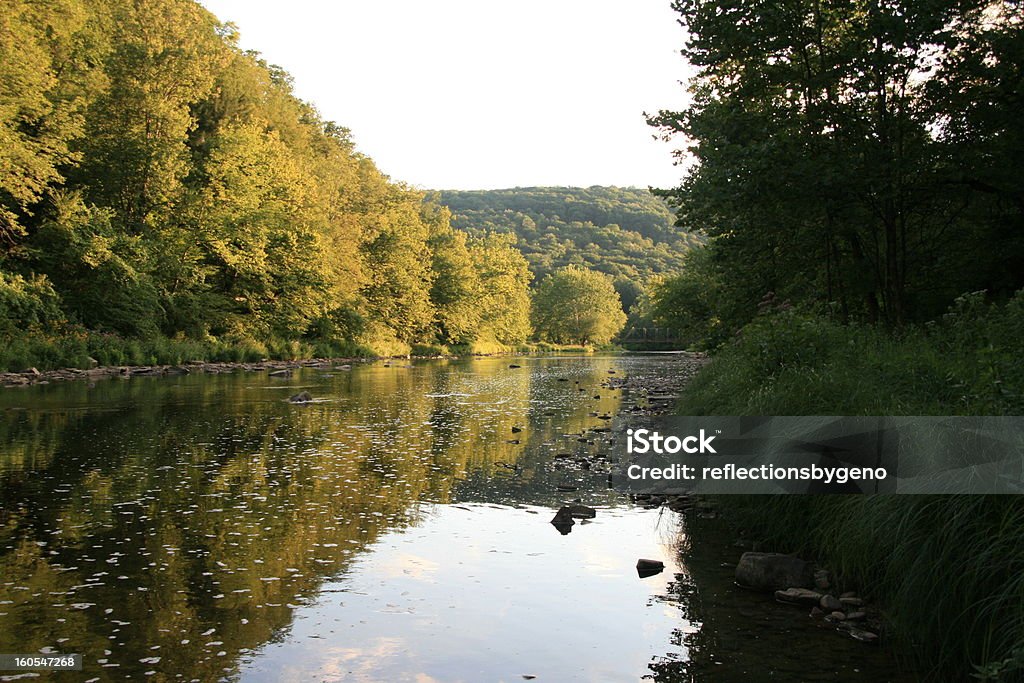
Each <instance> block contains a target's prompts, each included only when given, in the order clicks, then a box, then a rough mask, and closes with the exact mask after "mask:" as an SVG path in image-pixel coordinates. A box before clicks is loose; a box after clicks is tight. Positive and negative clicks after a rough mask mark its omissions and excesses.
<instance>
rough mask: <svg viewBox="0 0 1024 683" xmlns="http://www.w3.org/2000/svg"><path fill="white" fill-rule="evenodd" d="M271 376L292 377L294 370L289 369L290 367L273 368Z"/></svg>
mask: <svg viewBox="0 0 1024 683" xmlns="http://www.w3.org/2000/svg"><path fill="white" fill-rule="evenodd" d="M269 376H270V377H291V376H292V371H291V370H289V369H288V368H284V369H283V370H271V371H270V375H269Z"/></svg>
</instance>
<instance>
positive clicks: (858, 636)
mask: <svg viewBox="0 0 1024 683" xmlns="http://www.w3.org/2000/svg"><path fill="white" fill-rule="evenodd" d="M847 633H849V634H850V637H851V638H853V639H854V640H859V641H860V642H862V643H874V642H877V641H878V634H877V633H872V632H871V631H865V630H864V629H860V628H850V629H847Z"/></svg>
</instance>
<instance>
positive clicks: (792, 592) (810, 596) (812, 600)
mask: <svg viewBox="0 0 1024 683" xmlns="http://www.w3.org/2000/svg"><path fill="white" fill-rule="evenodd" d="M775 599H776V600H778V601H779V602H786V603H789V604H791V605H814V606H815V607H817V606H818V604H819V603H820V602H821V593H818V592H817V591H812V590H809V589H807V588H787V589H785V590H778V591H775Z"/></svg>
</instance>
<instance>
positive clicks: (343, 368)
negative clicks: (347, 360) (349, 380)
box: [334, 364, 352, 370]
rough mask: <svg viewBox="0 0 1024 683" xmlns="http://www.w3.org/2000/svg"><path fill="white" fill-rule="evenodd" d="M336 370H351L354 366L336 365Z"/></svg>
mask: <svg viewBox="0 0 1024 683" xmlns="http://www.w3.org/2000/svg"><path fill="white" fill-rule="evenodd" d="M334 369H335V370H351V369H352V366H351V365H348V364H345V365H335V366H334Z"/></svg>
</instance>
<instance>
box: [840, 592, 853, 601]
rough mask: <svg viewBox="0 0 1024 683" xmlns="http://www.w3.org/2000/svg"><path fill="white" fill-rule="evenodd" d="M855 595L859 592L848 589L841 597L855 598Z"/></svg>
mask: <svg viewBox="0 0 1024 683" xmlns="http://www.w3.org/2000/svg"><path fill="white" fill-rule="evenodd" d="M855 597H857V592H856V591H846V592H845V593H843V594H842V595H840V596H839V599H840V600H842V599H843V598H855Z"/></svg>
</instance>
